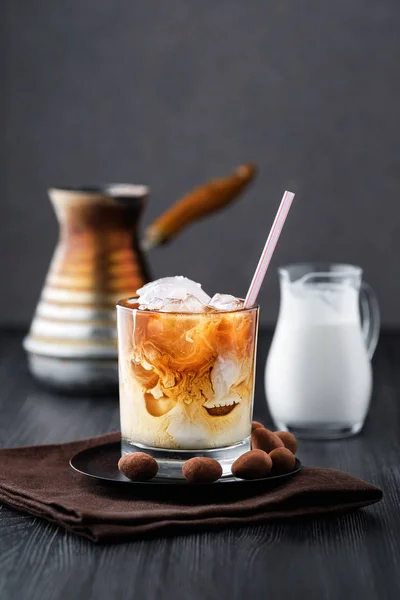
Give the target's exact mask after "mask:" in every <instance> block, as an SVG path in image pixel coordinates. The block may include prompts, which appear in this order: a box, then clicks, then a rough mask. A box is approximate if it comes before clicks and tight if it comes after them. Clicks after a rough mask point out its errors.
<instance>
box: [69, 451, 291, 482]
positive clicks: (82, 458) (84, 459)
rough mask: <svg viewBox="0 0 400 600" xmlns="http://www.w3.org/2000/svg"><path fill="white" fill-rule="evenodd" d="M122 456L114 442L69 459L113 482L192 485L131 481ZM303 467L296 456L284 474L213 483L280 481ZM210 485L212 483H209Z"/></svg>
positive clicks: (76, 467) (83, 471)
mask: <svg viewBox="0 0 400 600" xmlns="http://www.w3.org/2000/svg"><path fill="white" fill-rule="evenodd" d="M120 458H121V444H120V443H119V442H117V443H112V444H102V445H99V446H94V447H93V448H88V449H87V450H82V452H78V454H75V456H73V457H72V458H71V460H70V461H69V464H70V465H71V467H72V468H73V469H74V470H75V471H78V473H81V474H82V475H86V477H91V478H93V479H97V480H100V481H107V482H112V483H123V484H128V485H152V486H154V485H160V484H161V485H173V486H176V485H186V486H187V485H190V484H188V482H187V481H186V480H185V479H167V478H161V477H155V478H154V479H151V480H150V481H131V480H130V479H128V478H127V477H125V476H124V475H122V473H120V472H119V470H118V461H119V459H120ZM301 469H302V464H301V462H300V461H299V459H298V458H296V466H295V468H294V470H293V471H292V472H291V473H284V474H283V475H271V476H270V477H265V478H263V479H252V480H251V481H246V480H244V479H237V478H236V477H233V476H230V477H229V476H228V477H223V478H222V479H219V480H218V481H216V482H215V483H213V484H211V485H216V484H221V483H236V484H238V483H247V484H249V483H257V482H271V483H280V482H281V481H282V480H283V479H286V478H288V477H292V475H295V474H296V473H298V472H299V471H301ZM208 485H210V484H208Z"/></svg>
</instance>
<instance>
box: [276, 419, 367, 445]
mask: <svg viewBox="0 0 400 600" xmlns="http://www.w3.org/2000/svg"><path fill="white" fill-rule="evenodd" d="M275 423H276V426H277V427H278V429H279V430H280V431H290V433H293V435H294V436H295V437H297V438H299V439H303V440H339V439H342V438H347V437H351V436H353V435H357V433H360V431H361V429H362V428H363V425H364V421H360V422H358V423H349V424H346V423H309V424H307V423H299V424H296V423H283V422H281V421H276V422H275Z"/></svg>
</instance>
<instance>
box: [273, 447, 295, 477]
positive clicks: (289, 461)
mask: <svg viewBox="0 0 400 600" xmlns="http://www.w3.org/2000/svg"><path fill="white" fill-rule="evenodd" d="M269 456H270V458H271V459H272V468H273V470H274V472H275V473H290V472H291V471H293V469H294V467H295V465H296V459H295V457H294V454H293V453H292V452H290V450H288V449H287V448H275V450H272V452H270V453H269Z"/></svg>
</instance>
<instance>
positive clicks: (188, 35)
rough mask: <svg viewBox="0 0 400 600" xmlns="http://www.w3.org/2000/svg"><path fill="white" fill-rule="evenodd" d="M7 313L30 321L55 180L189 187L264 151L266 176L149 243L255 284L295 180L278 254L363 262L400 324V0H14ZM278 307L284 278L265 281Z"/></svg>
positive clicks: (0, 264) (7, 35)
mask: <svg viewBox="0 0 400 600" xmlns="http://www.w3.org/2000/svg"><path fill="white" fill-rule="evenodd" d="M0 23H1V25H0V27H1V32H0V40H1V42H0V43H1V45H2V52H1V57H2V77H1V82H2V92H1V96H0V102H1V107H0V108H1V111H0V114H1V120H2V123H1V125H2V126H1V135H0V169H1V173H0V186H1V188H0V198H1V213H0V219H1V222H0V236H1V237H0V281H1V287H2V293H1V295H0V314H1V317H0V322H2V323H8V324H16V323H21V324H24V325H25V324H27V323H28V322H29V320H30V317H31V313H32V311H33V309H34V306H35V303H36V300H37V297H38V294H39V291H40V288H41V284H42V281H43V278H44V276H45V273H46V270H47V266H48V262H49V260H50V256H51V252H52V249H53V247H54V245H55V242H56V237H57V226H56V222H55V218H54V216H53V213H52V210H51V207H50V204H49V202H48V200H47V198H46V188H47V187H48V186H50V185H51V184H55V183H58V182H61V183H71V184H73V183H82V182H87V183H89V182H92V183H94V182H99V181H128V182H138V183H146V184H148V185H150V187H151V188H152V198H151V204H150V205H149V207H148V210H147V213H146V216H145V222H146V223H149V222H150V221H151V220H152V219H153V218H154V217H156V216H157V215H158V214H159V213H160V212H161V211H162V210H164V209H165V208H166V207H167V206H168V205H169V204H170V203H171V202H172V201H174V200H175V199H176V198H177V197H178V196H179V195H180V194H182V193H183V192H185V191H187V190H188V188H190V187H191V186H193V185H194V184H197V183H199V182H202V181H203V180H205V179H207V178H209V177H212V176H215V175H219V174H224V173H225V172H226V171H229V170H230V169H231V168H232V167H234V166H235V165H236V164H238V163H240V162H244V161H249V160H252V161H255V162H256V163H257V164H258V165H259V168H260V175H259V178H258V180H257V183H256V185H254V186H253V188H252V189H251V191H250V192H249V193H248V194H247V195H246V196H245V197H243V199H242V200H241V202H240V203H238V204H237V205H235V206H234V207H232V208H231V209H230V210H229V211H227V212H225V213H224V214H221V215H219V216H218V217H214V218H212V219H210V220H208V221H204V222H203V223H201V224H198V225H196V226H193V227H192V228H191V229H188V230H187V231H186V232H185V233H184V234H183V235H181V236H180V237H179V238H178V239H176V241H175V242H174V243H172V244H171V246H169V247H165V248H163V249H160V250H156V251H154V252H153V253H152V255H151V257H150V259H151V264H152V266H153V270H154V274H155V275H156V276H162V275H169V274H185V275H187V276H189V277H191V278H193V279H195V280H199V281H201V282H202V283H203V285H204V287H205V289H206V290H207V291H209V292H210V293H211V294H212V293H213V292H215V291H224V292H231V293H234V294H237V295H243V294H244V293H245V291H246V289H247V286H248V284H249V280H250V278H251V274H252V272H253V270H254V268H255V265H256V263H257V259H258V256H259V254H260V251H261V249H262V246H263V244H264V241H265V238H266V235H267V233H268V230H269V228H270V225H271V222H272V219H273V216H274V214H275V211H276V208H277V205H278V203H279V201H280V198H281V196H282V192H283V190H284V189H285V188H287V189H290V190H292V191H294V192H297V196H296V200H295V205H294V206H293V209H292V211H291V213H290V216H289V219H288V222H287V225H286V227H285V230H284V233H283V235H282V237H281V240H280V243H279V245H278V248H277V251H276V255H275V257H274V260H273V265H272V266H273V267H276V265H277V264H279V263H285V262H287V261H295V260H310V259H318V260H336V261H348V262H353V263H357V264H360V265H362V266H363V267H364V268H365V271H366V276H367V278H368V279H369V281H370V283H372V285H373V286H374V287H375V288H376V290H377V293H378V295H379V299H380V303H381V308H382V313H383V320H384V324H385V325H386V326H398V325H399V324H400V311H399V310H398V305H399V297H400V277H399V268H398V264H399V259H400V222H399V218H400V208H399V203H400V151H399V128H398V123H399V106H400V84H399V47H400V36H399V31H400V3H399V1H398V0H379V1H377V0H351V1H349V0H335V2H332V1H331V0H329V1H328V0H313V1H312V0H304V1H303V0H292V1H289V0H279V2H266V1H265V0H252V1H250V2H246V1H245V0H226V1H216V0H213V1H211V0H208V1H206V0H196V1H195V0H190V1H189V0H186V1H184V2H183V1H182V0H179V1H178V0H169V1H168V2H156V1H151V0H142V1H141V0H135V1H132V0H117V1H113V2H110V1H109V0H68V1H66V0H65V1H64V2H62V1H60V0H58V1H55V0H2V2H1V5H0ZM260 300H261V304H262V318H263V320H264V322H269V323H273V321H274V319H275V317H276V311H277V306H278V285H277V280H276V276H275V274H274V272H273V271H272V270H271V272H270V274H269V276H268V278H267V280H266V282H265V284H264V287H263V290H262V295H261V298H260Z"/></svg>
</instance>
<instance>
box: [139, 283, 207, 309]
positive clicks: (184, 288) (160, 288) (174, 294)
mask: <svg viewBox="0 0 400 600" xmlns="http://www.w3.org/2000/svg"><path fill="white" fill-rule="evenodd" d="M137 294H138V295H139V304H140V305H141V306H143V307H146V306H145V305H148V304H149V302H150V301H151V300H152V299H153V298H159V299H160V300H163V301H164V300H166V299H174V300H176V299H178V300H183V299H184V298H186V296H188V295H190V296H192V297H194V298H196V299H197V300H198V301H199V302H201V303H202V304H207V303H208V302H209V301H210V296H209V295H208V294H206V292H205V291H204V290H202V289H201V285H200V283H196V282H195V281H192V280H191V279H188V278H187V277H183V276H182V275H180V276H178V277H163V278H161V279H156V281H151V282H150V283H147V284H146V285H144V286H143V287H141V288H140V289H138V290H137Z"/></svg>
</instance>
